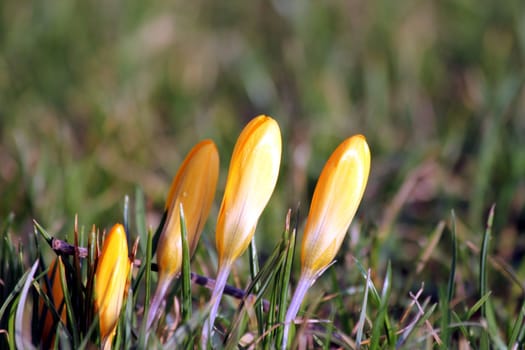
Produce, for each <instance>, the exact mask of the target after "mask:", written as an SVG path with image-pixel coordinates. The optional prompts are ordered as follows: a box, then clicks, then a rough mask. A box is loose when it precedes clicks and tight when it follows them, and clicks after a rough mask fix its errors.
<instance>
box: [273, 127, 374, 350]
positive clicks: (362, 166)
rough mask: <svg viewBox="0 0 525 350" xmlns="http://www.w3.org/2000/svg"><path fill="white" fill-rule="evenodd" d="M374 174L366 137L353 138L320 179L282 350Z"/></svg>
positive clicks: (286, 323)
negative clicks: (371, 170)
mask: <svg viewBox="0 0 525 350" xmlns="http://www.w3.org/2000/svg"><path fill="white" fill-rule="evenodd" d="M369 172H370V149H369V148H368V144H367V143H366V139H365V137H364V136H362V135H356V136H353V137H350V138H349V139H347V140H345V141H344V142H343V143H341V144H340V145H339V146H338V147H337V148H336V150H335V151H334V152H333V153H332V155H331V156H330V158H329V159H328V161H327V162H326V165H325V166H324V168H323V171H322V172H321V176H319V180H318V181H317V185H316V187H315V191H314V195H313V198H312V204H311V205H310V212H309V213H308V219H307V220H306V227H305V230H304V235H303V243H302V249H301V277H300V278H299V281H298V283H297V287H296V289H295V292H294V295H293V297H292V300H291V301H290V305H289V307H288V310H287V312H286V316H285V321H284V336H283V342H282V347H281V349H286V348H287V346H288V344H287V343H288V330H289V327H290V323H291V322H292V321H293V319H294V318H295V316H296V315H297V312H298V311H299V307H300V306H301V303H302V302H303V299H304V296H305V295H306V292H307V291H308V289H309V288H310V287H311V285H312V284H313V283H314V282H315V280H316V278H317V277H319V275H320V274H321V273H323V271H324V270H325V269H326V268H327V267H328V266H329V265H330V263H331V262H332V261H333V260H334V258H335V255H336V254H337V252H338V251H339V248H340V247H341V244H342V243H343V239H344V238H345V235H346V231H347V230H348V227H349V226H350V223H351V222H352V219H353V218H354V215H355V213H356V211H357V207H358V206H359V203H360V202H361V199H362V197H363V193H364V191H365V187H366V183H367V181H368V174H369Z"/></svg>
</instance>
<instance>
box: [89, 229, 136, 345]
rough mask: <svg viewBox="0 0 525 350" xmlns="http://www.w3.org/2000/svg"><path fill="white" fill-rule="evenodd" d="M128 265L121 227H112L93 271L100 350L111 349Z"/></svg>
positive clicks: (123, 233)
mask: <svg viewBox="0 0 525 350" xmlns="http://www.w3.org/2000/svg"><path fill="white" fill-rule="evenodd" d="M130 268H131V262H130V260H129V257H128V242H127V240H126V232H125V230H124V226H122V225H121V224H116V225H115V226H113V228H112V229H111V231H109V234H108V235H107V236H106V239H105V240H104V245H103V247H102V252H101V253H100V256H99V258H98V263H97V269H96V271H95V310H96V312H97V313H98V315H99V324H100V335H101V338H102V344H103V348H104V349H110V348H111V342H112V340H113V336H114V335H115V330H116V327H117V322H118V319H119V316H120V311H121V309H122V304H123V301H124V297H125V295H126V294H127V293H126V287H127V285H128V277H129V271H130Z"/></svg>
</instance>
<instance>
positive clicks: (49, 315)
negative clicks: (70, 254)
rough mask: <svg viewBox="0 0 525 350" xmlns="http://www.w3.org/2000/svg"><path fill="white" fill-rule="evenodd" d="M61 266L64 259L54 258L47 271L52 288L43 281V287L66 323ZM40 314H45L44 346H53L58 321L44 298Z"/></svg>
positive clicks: (40, 306) (40, 304)
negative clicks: (47, 306)
mask: <svg viewBox="0 0 525 350" xmlns="http://www.w3.org/2000/svg"><path fill="white" fill-rule="evenodd" d="M60 268H62V269H63V268H64V264H63V263H62V260H61V259H60V258H58V257H56V258H55V260H53V262H52V263H51V265H50V266H49V271H48V273H47V278H48V281H49V286H50V287H51V290H49V289H48V284H47V283H45V282H44V283H42V284H41V285H42V289H43V291H44V293H46V294H47V296H48V297H49V299H50V301H51V303H52V305H53V308H54V309H55V310H56V311H57V313H58V315H60V321H61V322H62V323H64V324H65V323H66V304H65V302H64V291H63V289H62V283H61V282H60ZM38 309H39V314H40V315H44V313H45V316H44V318H43V319H42V322H43V329H42V346H43V347H45V348H52V347H54V344H55V333H56V327H57V325H58V323H57V322H58V321H57V320H56V319H55V317H54V315H53V312H52V311H51V310H48V309H47V308H46V306H45V303H44V300H43V299H40V303H39V308H38Z"/></svg>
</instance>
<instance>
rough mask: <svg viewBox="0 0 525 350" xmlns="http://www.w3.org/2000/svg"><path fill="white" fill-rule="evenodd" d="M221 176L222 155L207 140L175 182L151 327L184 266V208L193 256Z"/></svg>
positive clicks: (162, 237)
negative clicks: (220, 161) (182, 215)
mask: <svg viewBox="0 0 525 350" xmlns="http://www.w3.org/2000/svg"><path fill="white" fill-rule="evenodd" d="M218 177H219V152H218V151H217V147H216V146H215V144H214V143H213V141H211V140H204V141H201V142H199V143H198V144H197V145H195V147H193V149H192V150H191V151H190V153H188V155H187V156H186V159H185V160H184V162H183V163H182V165H181V167H180V168H179V171H178V172H177V175H176V176H175V177H174V179H173V182H172V185H171V188H170V191H169V194H168V198H167V201H166V209H167V210H168V214H167V217H166V222H165V224H164V228H163V230H162V233H161V234H160V238H159V241H158V244H157V247H158V248H157V265H158V268H159V282H158V284H157V290H156V291H155V296H154V297H153V299H152V303H151V308H150V311H149V313H148V321H147V322H148V323H147V328H149V326H150V325H151V323H152V322H153V319H154V317H155V315H156V313H157V309H158V307H159V305H160V303H161V302H162V300H163V299H164V296H165V294H166V291H167V289H168V287H169V285H170V283H171V281H172V280H173V278H174V277H175V276H176V275H177V274H178V273H179V272H180V269H181V266H182V241H181V227H180V211H179V210H180V205H181V204H182V207H183V210H184V217H185V223H186V229H187V234H188V245H189V248H190V253H193V252H194V251H195V248H196V247H197V243H198V241H199V237H200V234H201V231H202V229H203V228H204V224H205V222H206V218H207V217H208V215H209V213H210V209H211V205H212V203H213V197H214V196H215V189H216V187H217V179H218Z"/></svg>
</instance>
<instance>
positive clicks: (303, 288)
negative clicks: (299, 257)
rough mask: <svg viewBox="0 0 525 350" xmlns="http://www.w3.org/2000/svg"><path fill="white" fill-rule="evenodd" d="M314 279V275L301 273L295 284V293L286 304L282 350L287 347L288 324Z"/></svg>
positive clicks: (293, 317) (297, 310)
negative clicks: (287, 304)
mask: <svg viewBox="0 0 525 350" xmlns="http://www.w3.org/2000/svg"><path fill="white" fill-rule="evenodd" d="M314 281H315V278H314V277H312V276H310V275H304V274H303V275H301V278H300V279H299V283H298V284H297V288H296V289H295V293H294V294H293V297H292V300H291V301H290V305H289V306H288V311H286V316H285V318H284V331H283V342H282V345H281V349H282V350H286V349H287V345H288V344H287V343H288V333H289V331H290V324H291V323H292V321H293V320H294V319H295V316H297V312H299V308H300V307H301V304H302V303H303V299H304V296H305V295H306V292H307V291H308V288H310V286H311V285H312V284H313V283H314Z"/></svg>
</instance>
